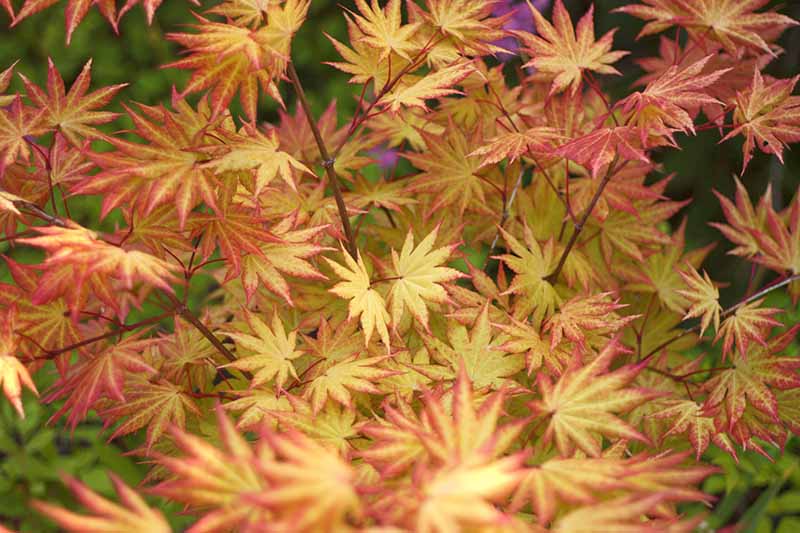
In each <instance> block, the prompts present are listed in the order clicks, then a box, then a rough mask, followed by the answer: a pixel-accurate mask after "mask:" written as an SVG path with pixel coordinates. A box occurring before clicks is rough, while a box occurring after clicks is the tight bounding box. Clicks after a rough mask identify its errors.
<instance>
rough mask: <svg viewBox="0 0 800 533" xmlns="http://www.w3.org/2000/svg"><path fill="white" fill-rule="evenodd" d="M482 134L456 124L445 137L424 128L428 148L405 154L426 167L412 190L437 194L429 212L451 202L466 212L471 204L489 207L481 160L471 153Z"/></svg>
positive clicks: (422, 167) (451, 204)
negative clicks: (469, 135)
mask: <svg viewBox="0 0 800 533" xmlns="http://www.w3.org/2000/svg"><path fill="white" fill-rule="evenodd" d="M451 126H452V125H451ZM478 134H479V132H478V130H475V131H474V132H472V135H471V138H469V137H467V134H466V132H464V131H462V130H461V129H460V128H456V127H454V126H453V127H450V128H448V129H447V132H446V136H445V137H444V138H442V137H441V136H439V135H433V134H430V133H428V132H427V131H421V132H420V135H421V136H422V138H423V139H424V140H425V145H426V146H427V151H426V152H424V153H421V154H418V153H407V154H404V157H406V159H408V160H409V161H411V163H412V164H413V165H414V166H416V167H417V168H419V169H420V170H422V173H420V174H418V175H416V176H414V178H413V181H412V182H411V184H410V185H409V187H408V190H409V191H411V192H419V191H422V192H428V193H433V194H435V196H434V200H433V202H432V204H431V205H430V206H429V208H428V209H429V212H435V211H437V210H439V209H441V208H444V207H449V206H456V207H457V208H458V211H459V214H460V215H462V216H463V214H464V212H465V211H466V210H467V208H470V209H472V210H477V211H479V212H481V211H482V212H485V211H486V194H485V189H486V185H485V184H484V181H483V178H482V176H481V175H480V174H479V169H480V167H481V161H480V159H479V158H478V157H476V156H470V154H471V153H472V151H473V150H472V146H473V145H475V144H477V143H478V137H477V136H478Z"/></svg>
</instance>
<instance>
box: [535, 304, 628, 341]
mask: <svg viewBox="0 0 800 533" xmlns="http://www.w3.org/2000/svg"><path fill="white" fill-rule="evenodd" d="M610 294H611V293H607V292H606V293H599V294H593V295H591V296H580V295H579V296H576V297H574V298H572V299H571V300H569V301H567V302H564V303H563V304H561V306H559V310H558V312H557V313H556V314H554V315H553V316H552V317H550V318H549V319H548V320H547V322H546V323H545V326H544V331H549V332H550V348H551V350H552V349H554V348H555V347H556V346H558V344H559V343H560V342H561V339H562V338H563V337H566V338H568V339H569V340H571V341H572V342H574V343H576V344H578V345H579V346H584V345H585V342H586V334H585V332H587V331H592V330H597V329H604V330H608V331H611V332H614V331H617V330H620V329H622V328H623V327H624V326H625V325H626V324H628V323H629V322H630V321H632V320H634V319H635V318H636V316H635V315H634V316H627V317H624V318H619V317H618V316H617V315H616V314H615V313H614V311H616V310H617V309H622V308H623V307H627V306H626V305H625V304H620V303H618V300H617V301H608V297H609V296H610Z"/></svg>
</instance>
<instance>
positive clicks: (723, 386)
mask: <svg viewBox="0 0 800 533" xmlns="http://www.w3.org/2000/svg"><path fill="white" fill-rule="evenodd" d="M799 329H800V326H797V325H796V326H794V327H793V328H791V329H789V330H788V331H786V332H784V333H782V334H780V335H777V336H775V337H773V338H772V339H770V340H769V341H766V342H765V344H763V345H757V346H756V347H754V348H753V349H752V350H750V352H749V353H748V354H747V355H746V356H745V355H744V354H741V353H734V354H732V356H731V358H732V362H733V366H732V367H731V368H728V369H726V370H722V371H720V372H718V373H715V374H714V376H713V377H711V379H709V380H708V381H706V382H705V383H704V384H703V388H704V389H705V390H707V391H708V398H707V399H706V404H707V405H708V406H709V407H715V406H718V405H724V406H725V411H726V414H727V418H728V428H729V430H730V429H731V428H733V426H734V425H735V424H736V423H737V422H738V421H739V420H740V419H741V418H742V416H743V414H744V412H745V408H746V407H747V406H752V407H754V408H755V409H757V410H758V411H761V412H762V413H764V414H766V415H768V416H769V417H770V418H771V419H772V420H773V421H775V422H778V421H779V420H780V418H779V413H778V401H777V399H776V396H775V392H774V390H775V389H777V390H787V389H794V388H797V387H800V375H798V373H797V372H796V369H797V368H798V367H800V359H799V358H797V357H792V356H778V355H775V354H777V353H780V352H782V351H783V350H785V349H786V348H787V347H788V346H789V344H790V343H791V342H792V340H793V339H794V337H795V336H796V335H797V331H798V330H799Z"/></svg>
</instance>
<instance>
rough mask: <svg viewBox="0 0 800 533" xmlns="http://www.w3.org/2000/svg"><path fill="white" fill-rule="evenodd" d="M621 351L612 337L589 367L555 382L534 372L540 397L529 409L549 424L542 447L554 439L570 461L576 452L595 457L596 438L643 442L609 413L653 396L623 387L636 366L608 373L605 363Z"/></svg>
mask: <svg viewBox="0 0 800 533" xmlns="http://www.w3.org/2000/svg"><path fill="white" fill-rule="evenodd" d="M623 352H624V350H623V349H622V346H621V345H620V343H619V340H618V339H616V338H615V339H613V340H611V341H610V342H609V343H608V344H607V345H606V346H605V347H604V348H603V349H602V351H601V352H600V353H599V354H598V355H597V357H596V358H595V359H594V360H592V361H591V362H590V363H589V364H587V365H585V366H582V367H581V366H578V365H575V364H573V365H572V366H571V368H569V369H568V370H567V371H566V372H564V374H563V375H562V376H561V377H560V379H559V380H558V381H557V382H556V383H555V384H553V382H552V381H551V380H550V378H549V377H547V376H546V375H545V374H543V373H540V374H537V376H536V378H537V379H536V383H537V385H538V388H539V391H540V393H541V399H539V400H535V401H533V402H532V403H531V404H530V408H531V411H532V412H533V414H534V416H536V417H544V419H545V420H549V422H548V426H547V429H546V431H545V433H544V436H543V439H544V442H545V443H550V442H552V441H553V440H554V439H555V443H556V447H557V448H558V452H559V454H561V456H563V457H570V456H572V455H573V453H574V452H575V449H576V448H577V449H579V450H581V451H583V452H584V453H586V454H587V455H589V456H590V457H598V456H600V452H601V448H600V443H601V437H602V436H605V437H616V438H625V439H633V440H638V441H641V442H645V443H646V442H648V439H647V437H645V436H644V435H643V434H642V433H640V432H639V431H637V430H636V429H634V428H633V427H631V426H630V425H629V424H627V423H626V422H624V421H623V420H622V419H620V418H619V417H618V416H616V414H615V413H623V412H625V411H629V410H630V409H633V408H634V407H636V406H638V405H641V404H642V403H644V402H646V401H647V400H649V399H651V398H654V397H655V396H657V395H658V393H654V392H651V391H647V390H643V389H634V388H625V386H626V385H628V384H629V383H631V382H632V381H633V379H634V378H635V377H636V375H637V374H638V373H639V372H640V371H641V370H642V366H641V365H627V366H624V367H621V368H619V369H617V370H614V371H609V365H610V364H611V361H612V360H613V359H614V358H615V357H617V356H618V355H619V354H620V353H623Z"/></svg>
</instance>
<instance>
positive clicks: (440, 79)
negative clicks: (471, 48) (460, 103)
mask: <svg viewBox="0 0 800 533" xmlns="http://www.w3.org/2000/svg"><path fill="white" fill-rule="evenodd" d="M392 1H395V0H392ZM396 1H397V2H398V3H399V0H396ZM474 69H475V67H474V66H473V65H472V63H470V62H466V63H455V64H452V65H448V66H446V67H444V68H441V69H439V70H436V71H433V72H431V73H429V74H426V75H425V76H423V77H422V78H421V79H419V80H418V81H416V82H414V83H411V84H407V83H400V84H398V85H397V87H396V88H395V89H394V90H392V91H390V92H389V93H388V94H387V95H386V96H385V97H384V98H382V99H381V103H384V104H389V109H391V110H392V111H393V112H397V111H399V110H400V108H401V107H403V106H405V107H419V108H422V109H428V107H427V106H426V104H425V100H430V99H433V98H439V97H442V96H447V95H451V94H461V92H460V91H458V90H457V89H454V88H453V86H454V85H457V84H458V83H459V82H461V81H462V80H464V78H466V77H467V76H469V75H470V74H471V73H472V72H473V71H474ZM408 79H409V78H403V80H404V81H406V80H408Z"/></svg>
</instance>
